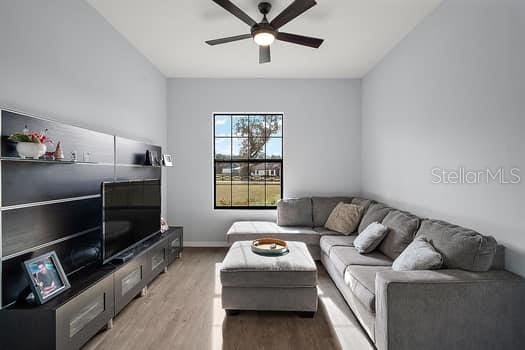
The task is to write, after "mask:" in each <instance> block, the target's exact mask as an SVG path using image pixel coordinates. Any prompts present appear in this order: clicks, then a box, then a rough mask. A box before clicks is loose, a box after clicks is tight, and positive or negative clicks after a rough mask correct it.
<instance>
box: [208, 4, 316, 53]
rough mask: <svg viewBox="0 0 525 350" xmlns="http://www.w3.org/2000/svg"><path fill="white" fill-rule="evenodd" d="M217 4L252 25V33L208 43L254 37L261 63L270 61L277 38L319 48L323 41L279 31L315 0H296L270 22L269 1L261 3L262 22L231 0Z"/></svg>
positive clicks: (311, 5) (308, 7) (310, 6)
mask: <svg viewBox="0 0 525 350" xmlns="http://www.w3.org/2000/svg"><path fill="white" fill-rule="evenodd" d="M213 2H215V3H216V4H218V5H219V6H221V7H222V8H224V9H225V10H226V11H228V12H230V13H231V14H232V15H234V16H235V17H237V18H239V19H240V20H241V21H243V22H244V23H246V24H247V25H249V26H250V28H251V30H250V34H241V35H236V36H231V37H227V38H222V39H215V40H208V41H206V43H207V44H208V45H212V46H213V45H219V44H225V43H229V42H233V41H238V40H244V39H249V38H252V39H253V41H254V42H255V43H256V44H257V45H259V63H268V62H270V61H271V58H270V45H271V44H272V43H273V42H274V41H275V40H276V39H277V40H280V41H286V42H289V43H292V44H297V45H303V46H308V47H312V48H316V49H317V48H319V46H321V44H322V43H323V39H318V38H312V37H308V36H303V35H297V34H291V33H283V32H279V30H278V29H279V28H280V27H282V26H283V25H285V24H286V23H288V22H290V21H292V20H293V19H295V18H297V17H298V16H300V15H301V14H303V13H304V12H305V11H307V10H309V9H310V8H312V7H313V6H315V5H316V4H317V3H316V2H315V0H295V1H293V2H292V3H291V4H290V5H289V6H288V7H287V8H285V9H284V10H283V11H282V12H281V13H280V14H279V15H277V17H275V18H274V19H273V20H272V21H271V22H268V19H267V18H266V15H267V14H268V13H269V12H270V10H271V8H272V5H271V4H270V3H269V2H261V3H259V6H258V7H259V12H261V14H262V15H263V19H262V20H261V22H260V23H257V22H255V20H253V19H252V18H251V17H250V16H248V15H247V14H246V13H245V12H244V11H243V10H241V9H240V8H238V7H237V6H236V5H235V4H233V3H232V2H231V1H229V0H213Z"/></svg>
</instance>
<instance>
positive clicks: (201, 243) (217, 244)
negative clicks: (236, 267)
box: [184, 241, 230, 247]
mask: <svg viewBox="0 0 525 350" xmlns="http://www.w3.org/2000/svg"><path fill="white" fill-rule="evenodd" d="M184 246H185V247H229V246H230V245H229V244H228V242H226V241H222V242H221V241H192V242H188V241H184Z"/></svg>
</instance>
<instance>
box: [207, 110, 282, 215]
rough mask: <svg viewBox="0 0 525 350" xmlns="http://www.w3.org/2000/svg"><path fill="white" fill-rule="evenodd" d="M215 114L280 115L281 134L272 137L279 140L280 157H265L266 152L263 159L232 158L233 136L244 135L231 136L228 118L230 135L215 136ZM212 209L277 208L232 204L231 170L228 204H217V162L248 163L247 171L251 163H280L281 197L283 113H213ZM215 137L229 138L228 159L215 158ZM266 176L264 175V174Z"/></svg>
mask: <svg viewBox="0 0 525 350" xmlns="http://www.w3.org/2000/svg"><path fill="white" fill-rule="evenodd" d="M217 116H229V117H230V118H232V117H234V116H241V117H242V116H246V117H250V116H264V117H267V116H280V117H281V136H277V137H274V138H279V139H280V140H281V158H280V159H266V153H265V158H264V159H249V157H248V159H233V139H235V138H244V137H234V136H233V122H232V120H233V119H230V124H231V125H230V128H231V130H230V136H216V135H215V125H216V123H215V120H216V119H215V118H216V117H217ZM212 121H213V155H212V156H213V209H214V210H273V209H277V205H233V185H232V184H233V175H232V172H230V193H231V195H230V205H229V206H224V205H217V164H218V163H229V164H233V163H241V164H242V163H244V164H247V165H248V171H249V169H250V166H251V165H252V164H261V163H266V164H267V163H275V164H279V165H280V169H281V174H280V178H281V179H280V190H281V191H280V198H281V199H282V198H283V193H284V166H283V165H284V113H268V112H264V113H213V118H212ZM217 138H225V139H227V138H229V139H230V159H229V160H222V159H216V149H215V144H216V140H217ZM247 138H250V135H248V136H247ZM265 176H266V175H265ZM264 186H265V201H264V202H265V204H267V201H266V191H267V188H266V186H267V183H266V180H265V185H264ZM249 197H250V174H248V203H249Z"/></svg>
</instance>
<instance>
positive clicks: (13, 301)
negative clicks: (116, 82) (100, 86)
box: [0, 110, 182, 349]
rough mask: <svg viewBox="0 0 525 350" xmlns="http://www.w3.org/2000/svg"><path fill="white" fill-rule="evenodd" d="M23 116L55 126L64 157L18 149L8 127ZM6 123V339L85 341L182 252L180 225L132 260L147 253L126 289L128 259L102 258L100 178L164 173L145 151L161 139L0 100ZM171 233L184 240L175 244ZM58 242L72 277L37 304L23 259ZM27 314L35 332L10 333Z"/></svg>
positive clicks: (2, 179)
mask: <svg viewBox="0 0 525 350" xmlns="http://www.w3.org/2000/svg"><path fill="white" fill-rule="evenodd" d="M25 126H27V128H28V129H30V130H38V131H39V130H44V129H48V132H47V135H48V136H49V137H50V138H51V139H52V140H53V141H54V142H55V144H56V143H57V142H59V141H60V143H61V147H62V150H63V152H64V155H65V157H66V159H64V160H48V159H43V158H39V159H30V158H20V157H19V156H18V154H17V152H16V144H15V143H13V142H11V141H8V137H9V135H11V134H13V133H15V132H20V131H21V130H23V129H24V128H25ZM0 130H1V133H0V136H1V140H0V149H1V151H0V186H1V187H0V241H1V245H0V261H1V263H0V276H1V282H2V283H1V285H0V329H2V332H0V344H2V346H4V345H5V346H7V347H8V348H31V347H35V346H36V345H37V344H38V345H39V346H40V347H43V348H53V349H72V348H79V347H80V346H81V345H82V344H84V343H85V341H87V340H88V339H89V338H90V337H91V336H92V335H94V334H95V333H96V332H97V331H99V330H100V329H101V327H103V326H104V325H105V324H106V323H107V322H108V321H109V320H111V319H112V318H113V317H114V316H115V314H116V313H117V312H118V311H120V309H121V308H122V307H123V306H124V305H125V304H126V303H127V301H126V300H128V301H129V300H131V298H132V297H134V296H135V295H136V293H135V292H136V289H137V288H138V286H145V285H146V284H147V283H149V282H150V281H151V279H152V278H154V276H156V275H157V274H158V273H159V272H160V271H162V270H163V268H164V267H166V266H167V262H168V261H170V262H171V261H172V260H173V258H172V257H170V255H169V254H171V256H173V254H175V255H177V254H178V253H179V252H180V249H181V247H182V229H181V228H178V229H171V230H170V231H169V234H168V236H169V237H168V236H165V235H164V236H162V237H163V238H162V239H160V238H159V239H158V240H157V241H155V242H150V245H149V246H147V247H146V246H145V247H143V248H144V252H140V253H139V254H137V258H136V259H135V258H134V259H132V261H131V262H130V263H133V264H137V263H139V266H140V269H141V275H140V276H141V278H140V280H139V281H138V282H137V283H138V284H137V285H134V286H133V288H132V289H130V290H129V291H127V292H126V293H124V294H125V295H123V294H122V291H121V290H119V289H118V288H117V287H116V286H115V285H114V282H115V281H116V278H117V277H118V276H117V275H118V273H117V271H121V270H122V268H124V266H125V265H126V264H124V265H122V266H107V265H106V266H102V265H100V264H101V262H100V246H101V227H102V207H101V205H102V203H101V196H100V186H101V183H102V182H104V181H114V180H133V179H144V178H147V179H161V173H162V171H161V167H160V166H157V165H155V166H151V165H144V159H145V153H146V151H148V150H149V151H150V152H156V153H157V154H158V155H161V151H162V150H161V147H159V146H156V145H151V144H147V143H144V142H140V141H135V140H130V139H125V138H121V137H118V136H114V135H108V134H104V133H100V132H96V131H92V130H87V129H83V128H79V127H75V126H71V125H67V124H63V123H58V122H55V121H51V120H47V119H42V118H39V117H35V116H29V115H26V114H23V113H18V112H16V111H11V110H0ZM72 153H75V154H76V155H77V157H78V159H77V160H76V161H73V160H71V159H70V158H69V157H70V156H71V154H72ZM68 158H69V159H68ZM175 236H176V237H178V238H174V237H175ZM159 237H161V236H159ZM172 238H173V239H172ZM177 239H178V240H177ZM173 241H177V242H179V243H180V246H177V247H175V248H173V247H171V244H172V243H173ZM170 247H171V248H170ZM52 250H54V251H55V252H56V253H57V255H58V257H59V259H60V261H61V264H62V265H63V267H64V270H65V272H66V274H67V275H68V278H69V279H70V282H71V286H72V287H71V289H70V290H68V291H66V292H65V293H63V294H61V295H59V296H57V297H56V298H54V299H52V300H51V301H49V302H48V303H46V304H44V305H33V304H29V303H27V302H26V301H24V300H23V299H21V298H22V297H23V296H24V295H25V293H26V288H27V286H28V284H27V280H26V278H25V275H24V272H23V270H22V267H21V265H22V262H23V261H26V260H28V259H30V258H33V257H37V256H39V255H41V254H44V253H46V252H49V251H52ZM150 252H151V254H153V255H151V256H150ZM170 252H171V253H170ZM161 258H162V259H161ZM152 259H153V260H152ZM152 266H154V267H155V268H154V269H153V270H154V271H153V270H151V267H152ZM159 269H160V271H159ZM119 273H120V272H119ZM121 274H122V273H121ZM115 276H117V277H115ZM119 276H120V275H119ZM123 276H124V277H125V274H123ZM115 283H117V282H115ZM119 288H120V287H119ZM119 293H120V294H119ZM134 293H135V294H134ZM123 298H124V299H123ZM115 305H118V306H119V308H116V307H115ZM86 310H95V311H96V312H94V313H91V311H89V312H87V311H86ZM32 311H34V312H32ZM42 317H44V318H45V320H44V319H43V318H42ZM50 319H53V320H54V321H52V322H50V321H49V320H50ZM22 323H23V324H24V325H25V327H29V328H30V329H29V328H28V329H26V330H25V331H26V332H29V333H31V337H23V338H24V339H19V338H17V337H16V336H15V337H13V336H12V335H13V334H15V335H16V334H19V332H18V330H16V329H13V327H15V326H16V325H18V324H22ZM33 326H34V327H33Z"/></svg>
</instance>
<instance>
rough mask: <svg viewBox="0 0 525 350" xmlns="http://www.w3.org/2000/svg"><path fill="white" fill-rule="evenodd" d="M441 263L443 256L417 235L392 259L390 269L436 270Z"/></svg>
mask: <svg viewBox="0 0 525 350" xmlns="http://www.w3.org/2000/svg"><path fill="white" fill-rule="evenodd" d="M441 265H443V257H442V256H441V254H439V252H437V251H436V250H435V249H434V247H432V244H430V243H429V242H427V240H426V238H424V237H417V238H416V239H414V240H413V241H412V243H410V244H409V245H408V247H406V249H405V250H403V252H402V253H401V254H400V255H399V256H398V257H397V259H396V260H394V263H393V264H392V270H394V271H414V270H436V269H439V268H440V267H441Z"/></svg>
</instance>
